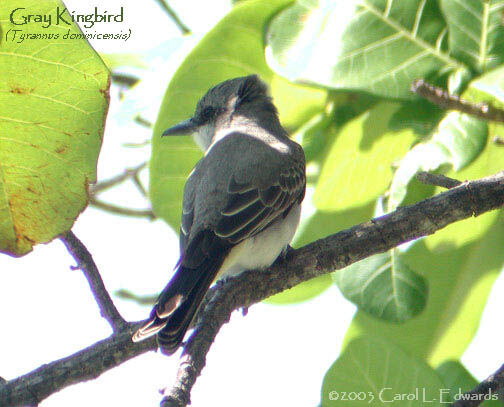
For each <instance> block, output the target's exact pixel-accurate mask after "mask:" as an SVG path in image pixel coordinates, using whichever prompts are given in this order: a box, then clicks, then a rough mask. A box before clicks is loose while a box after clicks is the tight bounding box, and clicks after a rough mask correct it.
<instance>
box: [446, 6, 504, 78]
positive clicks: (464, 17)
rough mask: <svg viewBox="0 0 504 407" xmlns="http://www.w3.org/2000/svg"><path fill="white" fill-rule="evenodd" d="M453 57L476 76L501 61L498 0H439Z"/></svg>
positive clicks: (503, 31)
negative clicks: (473, 71) (471, 69)
mask: <svg viewBox="0 0 504 407" xmlns="http://www.w3.org/2000/svg"><path fill="white" fill-rule="evenodd" d="M440 7H441V10H442V12H443V15H444V17H445V19H446V23H447V24H448V30H449V35H448V43H449V46H450V52H451V53H452V54H453V56H454V57H456V58H457V59H459V60H460V61H463V62H465V63H467V64H468V65H470V66H471V67H473V68H474V69H475V70H477V71H479V72H483V71H487V70H489V69H491V68H493V67H496V66H497V65H499V64H501V63H502V62H503V61H504V42H503V41H502V38H503V37H504V27H503V26H502V12H503V11H504V3H502V1H500V0H440Z"/></svg>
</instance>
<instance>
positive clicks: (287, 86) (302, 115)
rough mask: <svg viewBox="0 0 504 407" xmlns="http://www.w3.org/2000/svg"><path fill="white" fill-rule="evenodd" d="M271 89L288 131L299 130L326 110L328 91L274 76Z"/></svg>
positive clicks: (283, 124)
mask: <svg viewBox="0 0 504 407" xmlns="http://www.w3.org/2000/svg"><path fill="white" fill-rule="evenodd" d="M270 87H271V96H272V97H273V100H274V102H275V106H276V108H277V109H278V114H279V116H280V120H281V122H282V126H284V127H285V128H286V129H287V130H293V129H296V128H298V127H299V126H301V125H303V124H304V123H305V122H307V121H308V120H310V118H311V117H312V116H313V115H315V114H317V113H318V112H320V111H321V110H323V109H324V105H325V101H326V99H327V91H325V90H323V89H320V88H314V87H310V86H306V85H298V84H294V83H291V82H288V81H287V80H286V79H284V78H282V77H281V76H278V75H273V77H272V79H271V84H270Z"/></svg>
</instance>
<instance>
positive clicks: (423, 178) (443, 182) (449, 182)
mask: <svg viewBox="0 0 504 407" xmlns="http://www.w3.org/2000/svg"><path fill="white" fill-rule="evenodd" d="M416 179H417V180H419V181H420V182H422V183H424V184H426V185H435V186H437V187H443V188H446V189H450V188H454V187H456V186H459V185H460V184H462V182H461V181H459V180H458V179H453V178H450V177H447V176H446V175H442V174H433V173H432V172H426V171H420V172H419V173H418V174H417V175H416Z"/></svg>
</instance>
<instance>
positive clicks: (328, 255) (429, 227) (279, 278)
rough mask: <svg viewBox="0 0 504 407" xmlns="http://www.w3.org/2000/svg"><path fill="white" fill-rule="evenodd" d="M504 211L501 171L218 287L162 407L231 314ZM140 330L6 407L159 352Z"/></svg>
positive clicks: (99, 347)
mask: <svg viewBox="0 0 504 407" xmlns="http://www.w3.org/2000/svg"><path fill="white" fill-rule="evenodd" d="M503 205H504V172H500V173H498V174H496V175H493V176H491V177H487V178H483V179H480V180H476V181H472V182H464V183H462V184H461V185H459V186H457V187H454V188H452V189H450V190H448V191H446V192H443V193H441V194H439V195H436V196H434V197H432V198H430V199H426V200H424V201H422V202H419V203H417V204H415V205H411V206H407V207H402V208H398V209H397V210H396V211H394V212H391V213H389V214H387V215H385V216H382V217H380V218H376V219H373V220H371V221H369V222H365V223H362V224H360V225H357V226H354V227H352V228H350V229H347V230H344V231H341V232H339V233H336V234H334V235H331V236H328V237H326V238H324V239H321V240H318V241H315V242H313V243H311V244H309V245H306V246H304V247H302V248H300V249H298V250H293V251H291V252H290V253H289V254H288V256H287V258H286V259H285V260H284V261H282V262H278V263H276V264H274V265H273V266H271V267H270V268H269V269H268V270H266V271H265V272H260V273H258V272H253V271H252V272H245V273H242V274H240V275H239V276H238V277H236V278H233V279H230V280H229V281H227V282H226V283H225V284H222V285H219V287H218V288H217V287H215V286H214V287H213V288H212V289H211V290H210V291H209V293H208V295H207V297H206V301H205V305H204V307H202V311H201V312H200V313H199V317H198V320H197V323H196V327H195V329H194V330H193V332H192V334H191V335H190V337H189V339H188V341H187V344H186V346H185V350H184V352H183V355H182V357H181V359H180V364H179V373H178V378H177V381H176V383H175V385H174V387H173V388H172V389H171V390H168V389H166V390H165V391H164V397H163V400H162V406H185V405H187V404H188V403H189V402H190V392H191V389H192V386H193V385H194V383H195V381H196V379H197V377H198V376H199V374H200V373H201V370H202V369H203V367H204V365H205V362H206V354H207V353H208V351H209V349H210V347H211V345H212V343H213V341H214V339H215V337H216V335H217V333H218V332H219V329H220V327H221V326H222V325H223V324H225V323H226V322H227V321H229V317H230V315H231V313H232V312H233V310H235V309H239V308H243V307H249V306H250V305H252V304H255V303H257V302H260V301H262V300H264V299H265V298H268V297H269V296H271V295H273V294H276V293H279V292H281V291H284V290H286V289H288V288H292V287H294V286H295V285H298V284H300V283H302V282H303V281H307V280H309V279H311V278H314V277H317V276H320V275H323V274H326V273H330V272H332V271H334V270H337V269H340V268H343V267H346V266H348V265H350V264H352V263H354V262H356V261H359V260H362V259H364V258H366V257H369V256H371V255H373V254H377V253H381V252H384V251H387V250H390V249H391V248H393V247H396V246H398V245H400V244H402V243H405V242H408V241H410V240H413V239H417V238H420V237H423V236H427V235H430V234H433V233H435V232H436V231H438V230H440V229H442V228H444V227H445V226H447V225H449V224H451V223H453V222H456V221H459V220H462V219H465V218H468V217H471V216H478V215H480V214H482V213H484V212H487V211H490V210H493V209H497V208H500V207H502V206H503ZM137 326H138V325H135V324H127V325H126V326H125V328H122V329H120V331H119V332H116V333H114V334H113V335H112V336H111V337H110V338H108V339H105V340H103V341H100V342H97V343H96V344H94V345H92V346H90V347H88V348H86V349H84V350H82V351H80V352H77V353H76V354H74V355H71V356H69V357H67V358H65V359H61V360H59V361H55V362H52V363H50V364H48V365H44V366H42V367H40V368H38V369H37V370H34V371H32V372H30V373H28V374H27V375H25V376H23V377H20V378H17V379H14V380H11V381H8V382H7V383H5V384H3V385H2V384H0V405H1V406H2V407H9V406H16V405H30V404H32V405H33V404H36V403H37V402H40V401H41V400H43V399H44V398H46V397H48V396H49V395H50V394H52V393H54V392H56V391H59V390H61V389H62V388H64V387H66V386H68V385H71V384H74V383H78V382H81V381H83V380H88V379H91V378H95V377H97V376H99V375H100V374H101V373H103V372H104V371H106V370H108V369H111V368H112V367H114V366H117V365H119V364H121V363H122V362H124V361H126V360H128V359H130V358H132V357H134V356H136V355H139V354H141V353H144V352H146V351H147V350H153V349H155V347H156V345H155V342H154V340H149V341H146V342H140V343H133V342H132V341H131V335H132V334H133V332H134V330H135V329H136V327H137Z"/></svg>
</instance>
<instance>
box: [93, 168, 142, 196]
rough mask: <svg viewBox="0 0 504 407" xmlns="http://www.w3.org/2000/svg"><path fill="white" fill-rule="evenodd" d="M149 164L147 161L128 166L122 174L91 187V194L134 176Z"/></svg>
mask: <svg viewBox="0 0 504 407" xmlns="http://www.w3.org/2000/svg"><path fill="white" fill-rule="evenodd" d="M146 166H147V161H144V162H143V163H141V164H139V165H137V166H136V167H133V168H126V169H125V170H124V172H123V173H122V174H119V175H116V176H115V177H112V178H109V179H107V180H105V181H100V182H99V183H97V184H95V185H91V186H90V187H89V193H90V194H91V195H97V194H98V193H100V192H102V191H105V190H107V189H110V188H112V187H114V186H116V185H118V184H120V183H121V182H123V181H125V180H127V179H128V178H132V177H134V176H135V175H136V174H138V173H139V172H140V171H142V170H143V169H144V168H145V167H146Z"/></svg>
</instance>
